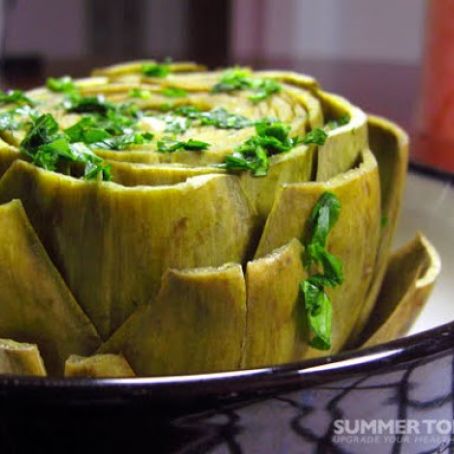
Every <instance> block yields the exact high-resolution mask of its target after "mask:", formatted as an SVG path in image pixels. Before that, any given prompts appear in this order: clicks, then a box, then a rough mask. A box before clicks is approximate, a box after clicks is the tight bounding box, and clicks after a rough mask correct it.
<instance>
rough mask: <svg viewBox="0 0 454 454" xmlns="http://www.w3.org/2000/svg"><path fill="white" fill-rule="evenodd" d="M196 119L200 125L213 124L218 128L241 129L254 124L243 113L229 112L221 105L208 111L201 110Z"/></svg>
mask: <svg viewBox="0 0 454 454" xmlns="http://www.w3.org/2000/svg"><path fill="white" fill-rule="evenodd" d="M198 119H199V120H200V123H201V124H202V125H209V126H214V127H216V128H219V129H243V128H247V127H248V126H252V125H253V124H254V122H253V121H251V120H249V119H248V118H246V117H244V116H243V115H239V114H235V113H232V112H229V111H228V110H226V109H224V108H223V107H217V108H215V109H213V110H211V111H209V112H201V113H200V114H199V115H198Z"/></svg>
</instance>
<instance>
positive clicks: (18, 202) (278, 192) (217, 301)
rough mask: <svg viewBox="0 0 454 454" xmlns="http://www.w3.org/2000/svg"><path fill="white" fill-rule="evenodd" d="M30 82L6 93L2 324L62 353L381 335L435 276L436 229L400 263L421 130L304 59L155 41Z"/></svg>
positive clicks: (224, 352) (0, 217)
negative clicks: (254, 59) (121, 58)
mask: <svg viewBox="0 0 454 454" xmlns="http://www.w3.org/2000/svg"><path fill="white" fill-rule="evenodd" d="M17 93H18V92H14V93H11V94H9V95H7V96H6V97H5V99H6V100H7V101H6V104H4V105H3V106H2V110H1V112H0V137H1V141H0V177H1V178H0V204H2V205H0V232H1V236H2V239H3V241H2V243H1V244H0V260H1V261H0V308H1V309H0V337H2V338H10V339H14V341H19V342H29V343H33V344H36V345H37V346H38V348H39V349H40V352H41V354H42V355H43V359H44V363H45V365H46V369H47V371H49V373H52V374H57V375H62V374H63V371H64V370H66V374H67V375H69V376H75V375H90V376H103V375H104V376H105V375H109V376H121V375H123V376H132V375H133V374H134V373H135V374H137V375H160V374H161V375H163V374H164V375H168V374H184V373H194V372H210V371H220V370H230V369H237V368H247V367H255V366H263V365H269V364H279V363H284V362H289V361H295V360H301V359H304V358H310V357H315V356H320V355H326V354H332V353H335V352H338V351H340V350H341V349H342V348H345V347H346V346H347V345H350V346H352V345H353V346H354V345H359V343H366V344H367V338H365V336H366V337H367V335H366V334H365V333H368V332H369V333H370V335H375V336H376V337H377V336H379V337H377V338H378V339H379V341H385V340H387V339H389V338H390V337H391V336H394V335H400V334H402V332H403V330H402V329H400V328H399V329H394V327H395V325H396V323H399V322H398V321H396V320H398V319H399V316H395V313H396V310H398V309H396V308H398V307H400V306H399V302H400V300H401V299H402V298H403V300H404V301H403V304H404V305H405V306H408V305H409V304H410V305H411V300H412V298H413V296H414V295H415V292H414V291H413V293H412V292H410V293H408V292H407V288H413V287H414V286H415V285H416V286H418V285H419V284H415V280H416V279H421V273H422V272H423V271H424V270H428V269H431V272H430V273H429V278H427V279H426V281H424V282H426V284H427V286H426V287H425V288H426V289H428V288H429V287H430V285H431V284H432V283H433V281H434V279H435V278H436V275H437V272H438V268H437V266H436V263H435V265H433V263H434V262H436V260H437V257H436V253H435V252H434V251H433V249H432V248H431V246H430V244H429V243H428V242H427V240H424V241H419V242H417V243H414V248H413V249H415V248H416V249H418V251H420V252H419V253H414V254H413V255H412V263H411V265H410V268H409V271H408V273H407V274H406V278H405V279H404V280H400V279H399V277H398V273H399V268H400V266H396V265H395V261H397V262H398V263H400V262H401V261H402V260H404V259H403V258H402V256H403V257H406V256H407V255H408V254H410V252H408V253H406V252H405V253H402V252H401V253H399V256H397V257H396V258H395V259H393V260H391V265H390V267H389V268H388V271H386V264H387V262H388V259H389V250H390V243H391V239H392V234H393V231H394V228H395V225H396V220H397V216H398V212H399V204H400V200H401V196H402V188H403V183H404V177H405V172H406V165H407V153H408V150H407V149H408V141H407V136H406V135H405V133H404V132H403V131H402V130H400V129H399V128H398V127H397V126H396V125H394V124H392V123H390V122H388V121H387V120H384V119H380V118H376V117H368V116H367V115H366V114H364V113H363V112H362V111H361V110H360V109H359V108H357V107H355V106H353V105H352V104H351V103H349V102H348V101H347V100H345V99H343V98H341V97H339V96H336V95H333V94H330V93H327V92H324V91H322V90H321V88H320V87H319V85H318V84H317V82H316V81H315V80H314V79H312V78H310V77H307V76H304V75H299V74H295V73H290V72H277V71H262V72H252V71H250V70H248V69H245V68H232V69H229V70H226V71H222V72H221V71H216V72H206V71H205V70H204V68H202V67H200V66H196V65H192V64H185V63H180V64H167V63H166V64H158V63H156V62H152V61H147V62H136V63H128V64H122V65H117V66H112V67H108V68H103V69H98V70H95V71H94V72H93V76H92V77H90V78H87V79H82V80H76V81H73V80H72V79H71V78H69V77H64V78H61V79H49V80H48V81H47V85H46V87H45V88H39V89H35V90H32V91H30V92H27V93H25V94H21V95H20V96H19V95H17ZM410 249H411V250H413V249H412V248H411V247H410ZM424 250H428V251H430V253H427V254H425V253H424V252H423V251H424ZM385 273H386V278H385V287H384V288H383V289H382V291H381V294H380V298H379V300H378V301H379V302H380V306H378V307H377V305H376V302H377V296H378V294H379V292H380V288H381V286H382V281H383V278H384V276H385ZM407 277H408V278H407ZM418 282H419V281H418ZM396 286H399V289H398V290H393V289H394V288H395V287H396ZM412 286H413V287H412ZM416 293H417V297H418V298H419V303H422V300H423V299H425V298H426V297H427V296H428V291H424V292H416ZM399 295H400V296H401V297H402V298H401V297H400V296H399ZM402 295H404V296H402ZM412 295H413V296H412ZM388 296H389V297H388ZM381 307H382V308H383V309H382V310H381V309H380V308H381ZM390 307H392V308H393V309H389V308H390ZM402 313H405V311H402ZM371 314H372V319H371ZM376 314H381V315H376ZM390 314H391V315H390ZM389 315H390V316H389ZM389 324H391V325H392V327H391V328H389ZM366 325H367V327H368V328H367V330H366V331H364V328H365V326H366ZM405 326H406V324H405ZM377 333H378V334H377ZM380 333H386V336H382V335H381V334H380ZM374 342H375V341H374ZM24 348H25V347H24ZM27 348H28V347H27ZM3 349H4V347H2V346H1V345H0V352H1V351H3ZM18 351H20V349H18ZM17 354H19V353H17ZM90 355H92V356H90ZM38 356H39V353H38ZM68 358H69V359H68ZM35 361H38V363H39V360H38V359H36V360H35ZM65 361H66V365H65ZM8 364H9V363H8ZM35 369H36V370H37V371H38V369H39V368H38V367H36V368H35ZM43 370H44V369H43V368H42V369H39V372H36V373H42V371H43ZM30 371H33V367H30V368H26V367H24V371H23V372H24V373H30ZM0 372H3V373H10V372H19V373H20V372H21V370H20V368H13V367H11V366H9V365H8V366H4V365H3V363H2V362H1V361H0Z"/></svg>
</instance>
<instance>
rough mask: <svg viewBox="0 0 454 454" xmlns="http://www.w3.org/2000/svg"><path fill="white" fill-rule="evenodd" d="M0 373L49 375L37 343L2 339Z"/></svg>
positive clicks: (0, 342) (0, 340) (0, 344)
mask: <svg viewBox="0 0 454 454" xmlns="http://www.w3.org/2000/svg"><path fill="white" fill-rule="evenodd" d="M0 374H11V375H35V376H40V377H45V376H46V375H47V373H46V368H45V366H44V363H43V360H42V358H41V355H40V354H39V350H38V347H37V346H36V345H35V344H27V343H25V342H15V341H13V340H10V339H0Z"/></svg>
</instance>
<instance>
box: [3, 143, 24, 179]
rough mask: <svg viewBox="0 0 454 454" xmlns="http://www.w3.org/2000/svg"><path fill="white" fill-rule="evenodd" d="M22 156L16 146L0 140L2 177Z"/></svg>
mask: <svg viewBox="0 0 454 454" xmlns="http://www.w3.org/2000/svg"><path fill="white" fill-rule="evenodd" d="M20 157H21V155H20V153H19V152H18V151H17V149H15V148H14V147H12V146H10V145H8V144H6V143H5V142H3V141H2V140H0V177H2V176H3V174H4V173H5V172H6V171H7V170H8V168H9V166H10V165H11V164H12V163H13V162H14V161H15V160H16V159H19V158H20Z"/></svg>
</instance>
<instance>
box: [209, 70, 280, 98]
mask: <svg viewBox="0 0 454 454" xmlns="http://www.w3.org/2000/svg"><path fill="white" fill-rule="evenodd" d="M281 89H282V86H281V84H280V83H279V82H277V81H276V80H274V79H267V78H254V77H252V73H251V71H250V70H249V69H247V68H238V67H235V68H230V69H227V70H226V71H224V72H223V73H222V75H221V78H220V80H219V82H218V83H216V84H215V85H214V86H213V88H212V90H211V91H212V92H214V93H221V92H232V91H237V90H248V91H251V92H252V94H251V95H250V96H249V100H250V101H252V102H253V103H258V102H261V101H263V100H265V99H267V98H269V97H270V96H271V95H273V94H275V93H279V92H280V91H281Z"/></svg>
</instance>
